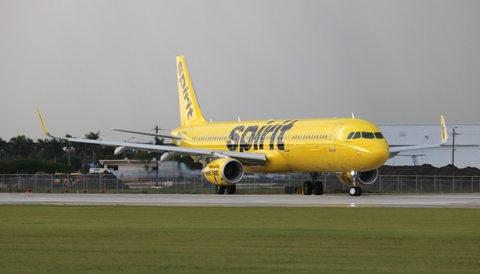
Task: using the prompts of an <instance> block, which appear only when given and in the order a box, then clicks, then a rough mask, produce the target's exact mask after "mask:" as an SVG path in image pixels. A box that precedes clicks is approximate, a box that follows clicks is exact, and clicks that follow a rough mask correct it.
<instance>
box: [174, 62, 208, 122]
mask: <svg viewBox="0 0 480 274" xmlns="http://www.w3.org/2000/svg"><path fill="white" fill-rule="evenodd" d="M177 78H178V99H179V102H180V122H181V126H182V127H183V126H188V125H198V124H205V123H206V121H205V119H204V118H203V114H202V111H201V110H200V106H199V105H198V101H197V96H195V90H194V89H193V85H192V80H191V79H190V74H189V73H188V68H187V63H186V62H185V57H183V56H177Z"/></svg>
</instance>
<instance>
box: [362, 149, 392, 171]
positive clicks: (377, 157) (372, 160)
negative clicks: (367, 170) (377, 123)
mask: <svg viewBox="0 0 480 274" xmlns="http://www.w3.org/2000/svg"><path fill="white" fill-rule="evenodd" d="M389 155H390V151H389V148H388V144H386V143H385V144H383V143H381V144H378V145H375V146H372V147H371V148H370V149H369V150H368V152H367V153H366V155H365V156H366V157H365V158H366V160H367V161H368V163H369V165H370V166H371V167H372V168H378V167H380V166H382V165H383V164H385V162H386V161H387V160H388V157H389Z"/></svg>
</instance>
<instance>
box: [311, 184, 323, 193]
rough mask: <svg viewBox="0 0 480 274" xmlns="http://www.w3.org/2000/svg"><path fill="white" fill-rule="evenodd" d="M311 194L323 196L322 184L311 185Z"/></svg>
mask: <svg viewBox="0 0 480 274" xmlns="http://www.w3.org/2000/svg"><path fill="white" fill-rule="evenodd" d="M313 194H315V195H322V194H323V183H322V182H315V183H313Z"/></svg>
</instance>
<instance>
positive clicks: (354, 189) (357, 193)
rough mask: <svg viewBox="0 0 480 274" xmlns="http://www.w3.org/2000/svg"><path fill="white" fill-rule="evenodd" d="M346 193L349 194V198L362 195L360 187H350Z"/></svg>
mask: <svg viewBox="0 0 480 274" xmlns="http://www.w3.org/2000/svg"><path fill="white" fill-rule="evenodd" d="M348 193H349V194H350V196H360V195H362V189H361V188H360V187H353V186H352V187H351V188H350V189H349V190H348Z"/></svg>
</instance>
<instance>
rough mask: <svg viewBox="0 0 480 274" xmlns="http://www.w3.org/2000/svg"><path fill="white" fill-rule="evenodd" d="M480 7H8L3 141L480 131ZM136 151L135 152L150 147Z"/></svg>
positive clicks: (1, 29) (2, 67) (2, 5)
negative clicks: (180, 86) (274, 130)
mask: <svg viewBox="0 0 480 274" xmlns="http://www.w3.org/2000/svg"><path fill="white" fill-rule="evenodd" d="M479 11H480V1H440V0H434V1H417V0H415V1H405V0H402V1H385V0H381V1H338V0H335V1H320V0H312V1H301V0H295V1H278V0H274V1H258V0H255V1H244V0H242V1H225V0H220V1H178V0H176V1H118V0H112V1H98V0H95V1H65V0H62V1H19V0H12V1H10V0H0V92H1V105H0V106H1V107H0V117H1V120H0V138H2V139H4V140H7V141H8V140H10V138H12V137H14V136H18V135H26V136H27V137H30V138H32V139H34V140H36V139H38V138H41V139H45V138H46V137H45V136H44V135H43V134H42V131H41V127H40V123H39V120H38V117H37V114H36V110H35V108H36V107H39V108H40V109H41V111H42V114H43V118H44V119H45V122H46V125H47V128H48V129H49V131H50V132H51V133H52V134H56V135H64V134H66V133H68V134H71V135H73V136H76V137H83V136H84V135H85V134H87V133H89V132H91V131H93V132H96V131H100V136H101V138H102V139H112V140H118V141H124V140H127V139H129V138H130V137H132V136H133V135H132V134H124V133H116V132H112V131H110V130H109V129H110V128H112V127H117V128H124V129H131V130H141V131H151V130H152V129H153V128H154V127H155V126H156V125H158V126H160V127H162V128H164V129H167V130H168V131H165V133H169V130H171V129H173V128H175V127H176V126H178V125H179V123H180V119H179V114H178V113H179V111H178V95H177V79H176V70H175V69H176V67H175V56H176V55H184V56H185V57H186V61H187V64H188V67H189V70H190V74H191V76H192V80H193V83H194V85H195V91H196V93H197V97H198V99H199V102H200V105H201V107H202V111H203V113H204V115H205V116H206V119H212V120H213V121H225V120H236V119H237V117H238V116H240V118H241V119H242V120H247V119H248V120H250V119H285V118H311V117H344V116H347V117H349V116H351V113H352V112H353V113H354V114H355V117H358V118H364V119H367V120H370V121H372V122H374V123H377V124H384V123H439V120H440V118H439V117H440V115H441V114H444V115H445V117H446V120H447V124H448V123H479V117H480V16H479V15H478V12H479ZM148 139H150V138H149V137H141V136H140V137H138V136H137V137H136V139H135V140H138V141H141V140H148Z"/></svg>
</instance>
